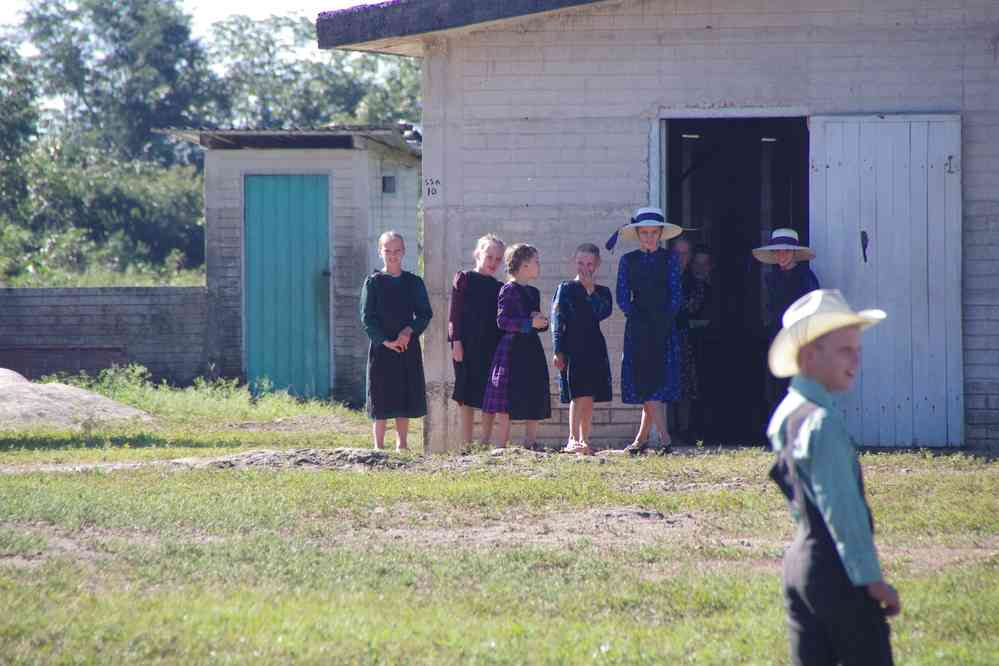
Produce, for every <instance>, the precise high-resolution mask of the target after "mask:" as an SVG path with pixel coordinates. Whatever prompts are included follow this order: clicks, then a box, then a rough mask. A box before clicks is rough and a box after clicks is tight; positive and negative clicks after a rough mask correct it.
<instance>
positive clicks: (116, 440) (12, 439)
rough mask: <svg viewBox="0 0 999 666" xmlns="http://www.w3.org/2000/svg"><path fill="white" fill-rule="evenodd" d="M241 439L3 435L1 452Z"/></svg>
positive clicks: (206, 445)
mask: <svg viewBox="0 0 999 666" xmlns="http://www.w3.org/2000/svg"><path fill="white" fill-rule="evenodd" d="M242 444H244V442H243V441H242V439H241V438H237V439H231V438H225V439H219V438H207V437H204V436H201V437H199V436H197V435H193V434H192V435H185V434H178V435H172V436H164V435H162V434H158V433H151V432H134V433H80V432H72V431H47V432H31V431H29V432H15V431H8V432H0V452H6V451H46V450H53V451H56V450H77V449H108V448H111V449H126V448H131V449H155V448H181V449H183V448H194V449H215V448H218V449H221V448H233V447H239V446H241V445H242Z"/></svg>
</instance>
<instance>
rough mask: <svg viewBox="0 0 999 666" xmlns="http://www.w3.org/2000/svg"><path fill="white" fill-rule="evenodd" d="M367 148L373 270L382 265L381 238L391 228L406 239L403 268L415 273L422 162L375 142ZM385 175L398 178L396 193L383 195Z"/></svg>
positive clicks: (367, 143)
mask: <svg viewBox="0 0 999 666" xmlns="http://www.w3.org/2000/svg"><path fill="white" fill-rule="evenodd" d="M365 145H366V147H367V149H368V156H369V158H368V172H369V179H370V182H371V188H370V198H369V204H368V205H369V210H370V211H371V215H370V217H371V227H370V235H369V238H368V248H369V249H368V252H369V254H370V255H371V259H370V264H371V267H372V270H374V269H376V268H380V267H381V265H382V260H381V257H380V256H379V255H378V246H377V245H378V236H380V235H381V234H382V232H385V231H388V230H389V229H395V230H396V231H398V232H399V233H401V234H402V235H403V238H405V239H406V256H405V257H403V261H402V267H403V269H405V270H407V271H410V272H413V273H416V272H417V271H418V269H419V242H418V241H419V232H418V230H417V213H418V211H417V207H418V205H419V201H420V161H419V159H418V158H416V157H413V156H409V155H403V154H401V153H399V152H398V151H392V150H386V149H384V148H382V147H380V146H379V145H378V144H376V143H374V142H372V141H365ZM383 176H394V177H395V179H396V191H395V193H392V194H389V193H384V192H382V187H381V185H382V177H383Z"/></svg>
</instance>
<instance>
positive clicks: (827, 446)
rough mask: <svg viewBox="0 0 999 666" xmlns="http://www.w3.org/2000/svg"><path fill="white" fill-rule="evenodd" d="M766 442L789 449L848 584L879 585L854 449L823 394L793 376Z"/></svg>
mask: <svg viewBox="0 0 999 666" xmlns="http://www.w3.org/2000/svg"><path fill="white" fill-rule="evenodd" d="M808 403H811V405H808ZM802 408H811V409H806V410H805V411H806V412H807V416H805V418H804V421H803V422H802V423H801V424H800V426H799V427H798V428H797V430H796V436H795V441H792V442H789V441H786V437H787V430H788V429H787V427H786V426H787V422H788V419H789V417H790V416H791V415H792V414H796V413H798V414H801V413H802V412H801V411H800V410H802ZM767 437H768V438H769V439H770V443H771V444H772V446H773V448H774V450H775V451H778V452H779V451H782V450H783V449H784V447H785V446H790V447H792V449H791V453H792V457H793V458H794V461H795V467H796V470H797V473H798V477H799V479H801V483H802V486H803V487H804V491H805V494H806V495H807V496H808V499H809V500H810V501H811V502H812V504H814V505H815V508H816V509H818V511H819V513H820V514H822V517H823V519H824V520H825V523H826V527H827V528H828V529H829V534H830V535H831V536H832V538H833V541H834V542H835V543H836V550H837V551H838V552H839V558H840V561H842V562H843V567H844V568H845V569H846V573H847V575H848V576H849V577H850V581H851V582H852V583H853V584H854V585H858V586H859V585H867V584H868V583H874V582H877V581H879V580H881V578H882V576H881V566H880V564H879V563H878V553H877V550H875V548H874V534H873V532H872V530H871V521H870V513H869V510H868V508H867V502H866V501H865V500H864V494H863V486H862V482H861V476H860V461H859V459H858V457H857V449H856V447H855V446H854V444H853V440H852V439H851V437H850V434H849V432H847V429H846V422H845V421H844V419H843V417H842V415H841V414H840V412H839V410H838V409H837V408H836V406H835V403H833V400H832V396H830V395H829V392H828V391H826V389H825V388H823V387H822V386H820V385H819V384H818V383H816V382H814V381H812V380H811V379H808V378H806V377H803V376H801V375H798V376H796V377H795V378H794V379H793V380H792V381H791V388H790V390H788V393H787V397H785V398H784V400H783V401H782V402H781V403H780V405H779V406H778V407H777V410H776V411H775V412H774V415H773V418H771V420H770V426H769V427H768V428H767ZM797 518H798V516H797V515H796V516H795V519H796V520H797Z"/></svg>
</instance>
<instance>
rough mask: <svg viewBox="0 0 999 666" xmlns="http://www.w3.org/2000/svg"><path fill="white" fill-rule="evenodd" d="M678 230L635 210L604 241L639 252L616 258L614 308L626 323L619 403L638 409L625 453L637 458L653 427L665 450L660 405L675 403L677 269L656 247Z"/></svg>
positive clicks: (655, 213) (656, 214)
mask: <svg viewBox="0 0 999 666" xmlns="http://www.w3.org/2000/svg"><path fill="white" fill-rule="evenodd" d="M682 231H683V230H682V229H681V228H680V227H679V226H677V225H675V224H670V223H668V222H666V218H665V216H664V215H663V212H662V210H660V209H658V208H639V209H638V210H637V211H635V215H634V216H633V217H632V219H631V222H629V223H628V224H626V225H624V226H623V227H621V228H620V229H618V230H617V231H616V232H614V235H613V236H611V238H610V240H608V241H607V249H608V250H610V249H612V248H613V247H614V245H615V243H616V242H617V240H618V238H623V239H627V240H637V241H638V244H639V249H637V250H634V251H632V252H629V253H627V254H625V255H624V256H622V257H621V261H620V263H619V264H618V271H617V302H618V306H619V307H620V308H621V310H622V311H623V312H624V314H625V316H626V317H627V323H626V324H625V329H624V357H623V359H622V362H621V401H622V402H624V403H625V404H630V405H639V404H640V405H642V421H641V424H640V426H639V429H638V434H637V435H636V436H635V441H634V442H632V443H631V445H629V446H628V447H627V448H626V449H625V450H626V451H628V452H629V453H631V454H638V453H642V452H643V451H645V450H646V449H647V448H649V446H650V442H649V433H650V430H651V428H652V426H653V425H655V426H656V431H657V432H658V434H659V438H660V447H661V449H662V452H664V453H665V452H667V451H668V450H669V445H670V436H669V431H668V430H667V429H666V414H665V411H664V409H663V403H664V402H668V401H674V400H677V399H678V398H679V397H680V347H679V340H678V339H677V330H676V325H675V322H674V320H675V318H676V315H677V313H678V312H679V310H680V306H681V303H682V297H683V292H682V287H681V282H680V264H679V262H678V261H677V259H676V257H675V256H674V255H673V254H672V253H671V252H668V251H667V250H664V249H663V248H661V247H659V243H660V241H663V240H669V239H670V238H673V237H675V236H678V235H680V233H681V232H682Z"/></svg>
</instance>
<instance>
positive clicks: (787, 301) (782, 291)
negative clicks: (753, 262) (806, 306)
mask: <svg viewBox="0 0 999 666" xmlns="http://www.w3.org/2000/svg"><path fill="white" fill-rule="evenodd" d="M764 279H765V280H766V285H767V333H768V334H769V336H770V340H773V339H774V338H775V337H776V336H777V333H778V332H780V329H781V320H782V319H783V318H784V313H785V312H787V309H788V308H789V307H791V304H792V303H794V302H795V301H796V300H798V299H799V298H801V297H802V296H804V295H805V294H807V293H808V292H810V291H814V290H816V289H818V288H819V279H818V278H817V277H815V273H813V272H812V269H811V268H809V267H808V264H807V263H805V262H800V263H798V264H795V266H794V268H792V269H791V270H789V271H784V270H781V268H780V266H774V268H773V270H772V271H770V272H769V273H767V275H766V277H765V278H764Z"/></svg>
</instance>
